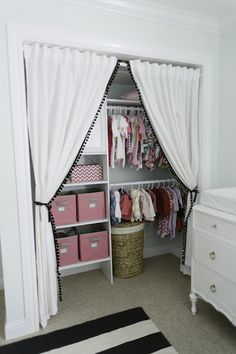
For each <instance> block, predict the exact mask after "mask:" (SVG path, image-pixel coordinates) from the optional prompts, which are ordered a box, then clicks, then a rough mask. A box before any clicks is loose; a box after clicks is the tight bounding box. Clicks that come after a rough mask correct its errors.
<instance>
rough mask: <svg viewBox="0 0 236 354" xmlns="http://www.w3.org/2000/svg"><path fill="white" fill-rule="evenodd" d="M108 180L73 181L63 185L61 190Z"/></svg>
mask: <svg viewBox="0 0 236 354" xmlns="http://www.w3.org/2000/svg"><path fill="white" fill-rule="evenodd" d="M107 183H108V181H87V182H75V183H66V184H65V185H64V187H63V190H67V189H73V188H74V189H76V188H77V187H80V186H94V185H95V186H96V185H98V184H107Z"/></svg>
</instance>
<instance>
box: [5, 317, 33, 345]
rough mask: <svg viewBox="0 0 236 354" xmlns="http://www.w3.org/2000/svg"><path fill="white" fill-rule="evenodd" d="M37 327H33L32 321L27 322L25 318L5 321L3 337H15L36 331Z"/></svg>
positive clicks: (7, 338)
mask: <svg viewBox="0 0 236 354" xmlns="http://www.w3.org/2000/svg"><path fill="white" fill-rule="evenodd" d="M38 329H39V328H38V326H37V328H35V327H34V326H32V323H29V322H28V321H26V320H25V319H22V320H16V321H11V322H6V325H5V337H6V340H9V339H15V338H18V337H22V336H25V335H27V334H31V333H35V332H37V331H38Z"/></svg>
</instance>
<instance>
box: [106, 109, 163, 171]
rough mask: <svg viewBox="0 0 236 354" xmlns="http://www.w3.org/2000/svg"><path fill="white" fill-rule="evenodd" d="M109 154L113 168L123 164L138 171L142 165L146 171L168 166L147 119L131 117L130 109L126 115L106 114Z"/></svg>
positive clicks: (139, 116) (134, 115) (138, 115)
mask: <svg viewBox="0 0 236 354" xmlns="http://www.w3.org/2000/svg"><path fill="white" fill-rule="evenodd" d="M108 152H109V164H110V166H111V167H112V168H115V167H116V166H120V167H125V165H126V164H128V165H129V166H130V167H133V168H136V169H137V170H139V169H142V168H143V166H146V167H147V168H148V169H149V170H153V169H154V168H155V167H162V168H165V167H168V163H167V161H166V159H165V157H164V155H163V154H162V153H161V151H160V147H159V145H158V143H157V138H156V136H155V134H154V132H153V130H152V128H151V126H150V123H149V121H148V119H147V118H146V117H143V116H142V114H141V113H136V114H133V112H132V110H131V111H130V115H128V114H127V112H126V114H110V115H109V117H108Z"/></svg>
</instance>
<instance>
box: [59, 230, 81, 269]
mask: <svg viewBox="0 0 236 354" xmlns="http://www.w3.org/2000/svg"><path fill="white" fill-rule="evenodd" d="M57 242H58V246H59V255H60V266H65V265H68V264H73V263H77V262H78V261H79V257H78V236H77V235H75V236H69V237H61V238H58V239H57Z"/></svg>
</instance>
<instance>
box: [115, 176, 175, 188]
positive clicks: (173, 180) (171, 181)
mask: <svg viewBox="0 0 236 354" xmlns="http://www.w3.org/2000/svg"><path fill="white" fill-rule="evenodd" d="M165 183H173V184H175V183H177V180H176V179H174V178H169V179H159V180H151V181H135V182H124V183H122V182H119V183H111V184H110V187H119V186H121V187H122V186H133V185H144V184H151V185H153V184H165Z"/></svg>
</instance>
